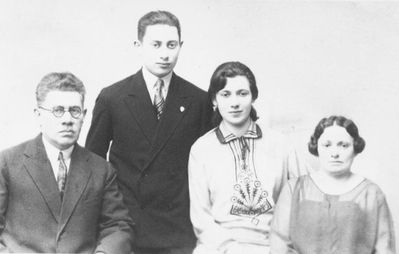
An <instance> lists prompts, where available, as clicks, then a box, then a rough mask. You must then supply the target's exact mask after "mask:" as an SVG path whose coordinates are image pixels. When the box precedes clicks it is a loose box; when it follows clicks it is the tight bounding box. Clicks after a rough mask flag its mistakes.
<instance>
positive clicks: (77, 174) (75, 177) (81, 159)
mask: <svg viewBox="0 0 399 254" xmlns="http://www.w3.org/2000/svg"><path fill="white" fill-rule="evenodd" d="M88 160H89V153H88V152H87V151H85V150H84V149H82V148H81V147H80V146H79V145H78V144H76V145H75V148H74V149H73V152H72V155H71V164H70V167H69V171H68V176H67V183H66V187H65V193H64V200H63V202H62V208H61V219H60V229H59V232H61V231H62V228H63V227H65V225H66V223H67V222H68V220H69V218H70V217H71V215H72V213H73V211H74V209H75V207H76V204H77V203H78V201H79V199H80V197H81V196H82V194H83V192H84V190H85V189H86V186H87V183H88V181H89V179H90V176H91V173H92V172H91V170H92V169H91V167H89V166H88Z"/></svg>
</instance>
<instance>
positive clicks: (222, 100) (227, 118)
mask: <svg viewBox="0 0 399 254" xmlns="http://www.w3.org/2000/svg"><path fill="white" fill-rule="evenodd" d="M208 93H209V96H210V98H211V100H212V103H213V105H214V108H215V114H214V123H215V126H216V127H215V128H214V129H212V130H211V131H209V132H208V133H206V134H205V135H204V136H202V137H201V138H199V139H198V140H197V141H196V142H195V144H194V145H193V146H192V148H191V152H190V159H189V190H190V213H191V221H192V223H193V226H194V232H195V234H196V236H197V238H198V242H197V247H196V249H195V250H194V253H195V254H200V253H205V254H210V253H228V254H233V253H237V254H238V253H240V254H241V253H251V254H257V253H268V252H269V231H270V221H271V218H272V215H273V210H274V205H275V202H276V200H277V197H278V195H279V193H280V191H281V188H282V186H283V184H284V183H285V182H286V181H287V179H288V178H291V177H297V176H299V175H300V174H301V172H304V167H300V166H299V165H298V162H299V160H298V158H297V156H296V154H295V152H294V151H293V150H292V149H289V147H288V146H287V145H286V142H285V141H284V140H283V139H282V136H281V135H279V134H278V133H276V132H273V131H271V130H268V129H267V128H263V127H262V128H261V127H260V126H259V125H258V124H257V123H256V120H257V119H258V117H257V114H256V111H255V109H254V108H253V103H254V101H255V100H256V98H257V97H258V88H257V86H256V81H255V77H254V75H253V73H252V72H251V70H250V69H249V68H248V67H247V66H245V65H244V64H242V63H240V62H227V63H224V64H222V65H220V66H219V67H218V68H217V69H216V70H215V72H214V74H213V75H212V78H211V82H210V87H209V90H208Z"/></svg>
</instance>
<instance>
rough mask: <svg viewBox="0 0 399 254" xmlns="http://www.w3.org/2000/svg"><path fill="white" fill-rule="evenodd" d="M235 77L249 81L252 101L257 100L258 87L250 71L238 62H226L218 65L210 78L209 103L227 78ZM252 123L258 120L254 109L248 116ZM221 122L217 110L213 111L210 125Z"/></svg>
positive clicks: (224, 84)
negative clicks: (242, 77) (241, 77)
mask: <svg viewBox="0 0 399 254" xmlns="http://www.w3.org/2000/svg"><path fill="white" fill-rule="evenodd" d="M236 76H244V77H246V78H247V79H248V81H249V89H250V91H251V94H252V100H253V101H255V100H256V98H258V87H257V86H256V80H255V76H254V74H253V73H252V71H251V70H250V69H249V68H248V67H247V66H246V65H245V64H242V63H240V62H226V63H223V64H221V65H219V66H218V67H217V68H216V70H215V72H214V73H213V75H212V77H211V83H210V85H209V89H208V95H209V99H210V100H211V103H212V101H213V100H215V99H216V94H217V92H219V91H220V90H222V89H223V88H224V87H225V86H226V83H227V78H234V77H236ZM249 116H250V117H251V119H252V120H253V121H256V120H257V119H258V116H257V114H256V110H255V109H254V107H252V108H251V112H250V114H249ZM221 121H222V116H221V115H220V112H219V109H215V111H214V113H213V116H212V123H213V124H214V126H217V125H219V124H220V122H221Z"/></svg>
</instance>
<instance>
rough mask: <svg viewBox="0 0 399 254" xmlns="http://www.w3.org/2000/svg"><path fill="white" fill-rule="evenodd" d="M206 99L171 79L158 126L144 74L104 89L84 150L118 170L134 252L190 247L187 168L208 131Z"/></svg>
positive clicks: (192, 239) (177, 79) (193, 88)
mask: <svg viewBox="0 0 399 254" xmlns="http://www.w3.org/2000/svg"><path fill="white" fill-rule="evenodd" d="M211 112H212V108H211V106H210V101H209V100H208V96H207V93H206V92H204V91H203V90H201V89H199V88H197V87H196V86H194V85H192V84H191V83H189V82H187V81H185V80H184V79H182V78H180V77H179V76H177V75H176V74H173V75H172V79H171V82H170V86H169V91H168V95H167V97H166V105H165V107H164V110H163V114H162V116H161V119H160V120H159V121H158V120H157V118H156V113H155V109H154V106H153V104H152V102H151V99H150V96H149V93H148V90H147V87H146V84H145V81H144V79H143V74H142V71H141V70H140V71H138V72H137V73H136V74H134V75H132V76H130V77H128V78H126V79H124V80H122V81H120V82H117V83H116V84H114V85H111V86H109V87H107V88H104V89H103V90H102V91H101V93H100V95H99V96H98V98H97V101H96V105H95V107H94V110H93V118H92V123H91V127H90V131H89V133H88V136H87V141H86V147H87V148H88V149H90V150H91V151H93V152H95V153H97V154H99V155H100V156H102V157H104V158H105V157H106V155H107V151H108V148H109V145H110V143H111V141H112V144H111V147H110V150H109V161H110V162H111V163H112V165H113V166H114V167H115V168H116V170H117V175H118V180H119V184H120V187H121V190H122V193H123V196H124V200H125V203H126V204H127V206H128V208H129V211H130V214H131V216H132V218H133V220H134V221H135V222H136V227H135V229H136V236H137V237H136V246H138V247H150V248H169V247H182V246H183V247H184V246H193V245H194V244H195V236H194V233H193V229H192V224H191V222H190V218H189V196H188V179H187V178H188V177H187V164H188V155H189V152H190V148H191V145H192V144H193V143H194V141H195V140H196V139H197V138H198V137H200V136H201V135H202V134H204V133H205V132H206V131H208V130H209V129H210V127H211V126H210V115H211Z"/></svg>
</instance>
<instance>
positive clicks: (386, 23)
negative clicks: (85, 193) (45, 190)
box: [0, 0, 399, 243]
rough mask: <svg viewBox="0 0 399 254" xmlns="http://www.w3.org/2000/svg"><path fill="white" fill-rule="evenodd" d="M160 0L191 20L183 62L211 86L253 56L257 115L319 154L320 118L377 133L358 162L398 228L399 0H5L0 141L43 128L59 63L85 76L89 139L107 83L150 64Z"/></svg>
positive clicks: (189, 75)
mask: <svg viewBox="0 0 399 254" xmlns="http://www.w3.org/2000/svg"><path fill="white" fill-rule="evenodd" d="M157 9H160V10H168V11H171V12H172V13H174V14H175V15H176V16H177V17H178V18H179V19H180V22H181V26H182V39H183V41H184V45H183V48H182V50H181V53H180V59H179V62H178V64H177V67H176V69H175V71H176V73H177V74H179V75H181V76H182V77H184V78H186V79H188V80H189V81H191V82H193V83H194V84H196V85H198V86H199V87H201V88H202V89H204V90H206V89H207V88H208V85H209V79H210V76H211V75H212V73H213V71H214V69H215V68H216V67H217V66H218V65H219V64H221V63H223V62H225V61H231V60H238V61H241V62H243V63H245V64H247V65H248V66H249V67H250V68H251V69H252V71H253V72H254V73H255V76H256V78H257V82H258V86H259V90H260V95H259V98H258V100H257V101H256V108H257V110H258V112H259V115H260V116H261V119H260V120H259V121H261V122H263V123H264V124H267V125H269V126H270V127H272V128H275V129H277V130H279V131H281V132H284V133H286V134H287V135H289V136H291V138H292V140H293V142H294V144H295V146H296V147H297V149H298V150H299V151H300V152H301V153H302V155H303V156H305V157H306V158H307V159H308V160H309V162H310V163H311V164H312V165H315V160H314V158H313V157H312V156H310V155H309V153H308V152H307V147H306V143H307V141H308V138H309V136H310V135H311V133H312V131H313V129H314V127H315V125H316V124H317V122H318V121H319V120H320V119H321V118H322V117H325V116H329V115H330V114H341V115H345V116H347V117H350V118H352V119H353V120H354V121H355V123H356V124H357V125H358V127H359V129H360V134H361V135H362V136H363V137H364V138H365V140H366V143H367V144H366V149H365V151H364V152H363V153H361V154H360V155H359V156H358V158H357V159H356V160H355V163H354V165H353V168H354V171H356V172H359V173H360V174H362V175H364V176H366V177H368V178H370V179H371V180H372V181H374V182H376V183H377V184H379V186H380V187H381V188H382V190H383V191H384V192H385V194H386V196H387V200H388V203H389V206H390V208H391V212H392V214H393V217H394V223H395V228H396V235H397V239H398V235H399V227H398V226H399V216H398V214H399V194H398V191H399V188H398V186H399V184H398V182H399V173H398V165H399V147H398V145H397V144H399V134H398V130H399V107H398V106H399V105H398V104H399V103H398V99H399V2H392V1H391V2H384V1H375V2H361V1H355V2H349V1H334V2H332V1H330V2H328V1H312V2H309V1H306V2H298V1H284V2H277V1H264V0H258V1H256V0H240V1H239V0H203V1H195V2H194V1H176V0H174V1H172V0H168V1H165V0H160V1H154V0H152V1H151V0H146V1H131V0H130V1H129V0H88V1H78V0H73V1H71V0H70V1H60V0H37V1H30V0H1V1H0V109H1V115H2V119H1V120H0V137H1V141H0V150H2V149H5V148H7V147H9V146H12V145H16V144H18V143H20V142H23V141H25V140H27V139H30V138H33V137H34V136H36V135H37V134H38V132H39V130H38V128H37V123H36V121H35V118H34V115H33V108H34V106H35V97H34V91H35V87H36V85H37V83H38V82H39V80H40V79H41V78H42V77H43V76H44V75H45V74H47V73H49V72H53V71H57V72H58V71H71V72H73V73H74V74H75V75H77V76H78V77H79V78H80V79H81V80H82V81H83V82H84V84H85V85H86V88H87V92H88V94H87V99H86V107H87V109H88V115H87V118H86V121H85V124H84V126H83V130H82V133H81V137H80V141H79V143H80V144H81V145H84V140H85V138H86V134H87V131H88V128H89V125H90V120H91V112H92V109H93V105H94V101H95V98H96V97H97V95H98V93H99V91H100V89H102V88H103V87H105V86H108V85H110V84H112V83H114V82H116V81H119V80H121V79H122V78H125V77H127V76H129V75H131V74H133V73H135V72H136V71H137V70H138V68H140V66H141V65H140V57H139V55H138V52H137V50H136V49H135V48H134V46H133V42H134V40H135V39H136V30H137V29H136V26H137V21H138V19H139V18H140V17H141V16H143V15H144V14H145V13H147V12H148V11H151V10H157ZM397 243H398V241H397Z"/></svg>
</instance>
